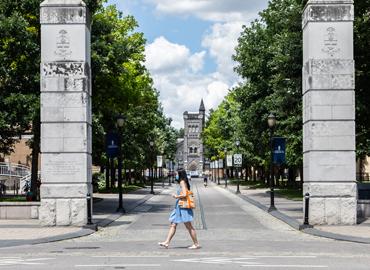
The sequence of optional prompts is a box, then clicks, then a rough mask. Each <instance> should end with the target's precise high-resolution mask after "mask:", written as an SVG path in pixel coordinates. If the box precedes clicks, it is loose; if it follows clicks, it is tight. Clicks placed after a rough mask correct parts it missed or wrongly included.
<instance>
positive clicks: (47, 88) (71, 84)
mask: <svg viewBox="0 0 370 270" xmlns="http://www.w3.org/2000/svg"><path fill="white" fill-rule="evenodd" d="M41 92H86V93H89V94H90V95H91V93H90V92H89V87H88V83H87V77H82V78H63V77H51V78H42V80H41Z"/></svg>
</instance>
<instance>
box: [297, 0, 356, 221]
mask: <svg viewBox="0 0 370 270" xmlns="http://www.w3.org/2000/svg"><path fill="white" fill-rule="evenodd" d="M353 14H354V12H353V1H352V0H335V1H334V0H309V1H308V3H307V5H306V8H305V11H304V14H303V173H304V182H305V183H304V187H303V188H304V193H306V192H308V193H309V194H310V211H309V219H310V223H311V224H313V225H315V224H356V207H357V205H356V203H357V202H356V196H357V193H356V192H357V189H356V182H355V181H356V167H355V92H354V89H355V85H354V81H355V80H354V73H355V68H354V61H353Z"/></svg>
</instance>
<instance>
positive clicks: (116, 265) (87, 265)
mask: <svg viewBox="0 0 370 270" xmlns="http://www.w3.org/2000/svg"><path fill="white" fill-rule="evenodd" d="M160 266H161V265H160V264H77V265H75V267H160Z"/></svg>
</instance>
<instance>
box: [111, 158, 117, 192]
mask: <svg viewBox="0 0 370 270" xmlns="http://www.w3.org/2000/svg"><path fill="white" fill-rule="evenodd" d="M110 177H111V184H110V187H111V188H113V187H114V185H115V183H116V168H115V167H114V158H111V162H110Z"/></svg>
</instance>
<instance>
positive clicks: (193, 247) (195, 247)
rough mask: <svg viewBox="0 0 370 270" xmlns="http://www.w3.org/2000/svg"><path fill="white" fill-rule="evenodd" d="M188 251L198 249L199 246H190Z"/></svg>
mask: <svg viewBox="0 0 370 270" xmlns="http://www.w3.org/2000/svg"><path fill="white" fill-rule="evenodd" d="M188 249H200V245H192V246H190V247H188Z"/></svg>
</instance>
